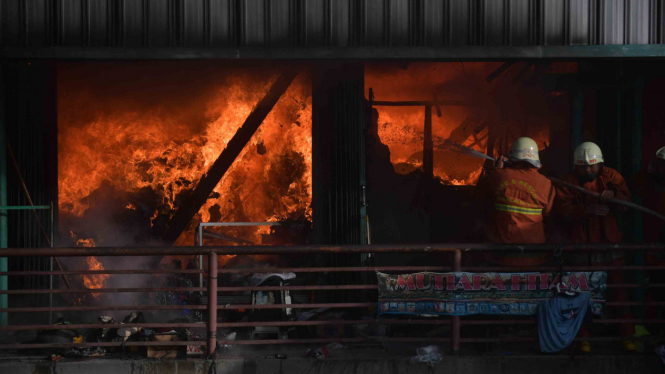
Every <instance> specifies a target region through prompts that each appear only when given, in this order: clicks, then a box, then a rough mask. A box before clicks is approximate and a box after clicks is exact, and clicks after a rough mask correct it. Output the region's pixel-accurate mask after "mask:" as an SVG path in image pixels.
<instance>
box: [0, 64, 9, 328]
mask: <svg viewBox="0 0 665 374" xmlns="http://www.w3.org/2000/svg"><path fill="white" fill-rule="evenodd" d="M2 76H3V73H2V68H1V67H0V206H7V147H6V145H7V139H6V138H5V136H6V134H5V95H4V83H3V79H2ZM7 230H8V228H7V210H0V248H7V245H8V243H7V241H8V235H7ZM0 250H1V249H0ZM6 271H7V257H0V272H6ZM0 290H2V291H6V290H7V277H6V276H2V277H0ZM7 301H8V299H7V295H6V294H3V295H0V308H7V307H8V303H7ZM0 326H7V313H0Z"/></svg>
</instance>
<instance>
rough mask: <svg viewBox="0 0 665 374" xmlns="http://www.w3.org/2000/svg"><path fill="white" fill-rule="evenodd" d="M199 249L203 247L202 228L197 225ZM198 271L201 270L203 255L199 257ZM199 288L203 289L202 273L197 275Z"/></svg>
mask: <svg viewBox="0 0 665 374" xmlns="http://www.w3.org/2000/svg"><path fill="white" fill-rule="evenodd" d="M197 237H198V241H199V247H203V226H201V224H199V226H198V233H197ZM199 270H203V255H199ZM199 287H203V273H200V274H199Z"/></svg>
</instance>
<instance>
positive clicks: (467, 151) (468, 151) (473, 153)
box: [437, 140, 665, 222]
mask: <svg viewBox="0 0 665 374" xmlns="http://www.w3.org/2000/svg"><path fill="white" fill-rule="evenodd" d="M437 148H439V149H448V150H451V151H454V152H459V153H463V154H466V155H469V156H471V157H477V158H483V159H486V160H491V161H496V159H495V158H494V157H492V156H489V155H486V154H484V153H482V152H479V151H476V150H475V149H471V148H469V147H465V146H463V145H461V144H457V143H453V142H451V141H449V140H445V141H444V142H443V143H442V144H441V145H438V146H437ZM544 177H545V178H547V179H549V180H550V181H552V183H554V184H557V185H559V186H563V187H566V188H570V189H572V190H575V191H577V192H580V193H583V194H585V195H588V196H592V197H595V198H597V199H599V200H601V201H604V202H607V203H610V204H615V205H621V206H624V207H627V208H630V209H634V210H637V211H640V212H642V213H646V214H649V215H652V216H654V217H656V218H658V219H659V220H661V221H663V222H665V216H663V215H662V214H660V213H658V212H654V211H653V210H651V209H648V208H645V207H643V206H641V205H638V204H635V203H631V202H628V201H624V200H621V199H616V198H604V197H602V196H601V195H600V194H599V193H598V192H594V191H590V190H587V189H586V188H584V187H581V186H576V185H574V184H572V183H568V182H564V181H562V180H560V179H557V178H554V177H549V176H546V175H545V176H544Z"/></svg>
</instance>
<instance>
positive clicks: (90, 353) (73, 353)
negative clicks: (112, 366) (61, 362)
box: [62, 347, 106, 357]
mask: <svg viewBox="0 0 665 374" xmlns="http://www.w3.org/2000/svg"><path fill="white" fill-rule="evenodd" d="M62 355H63V356H64V357H102V356H104V355H106V350H105V349H104V348H102V347H87V348H67V349H66V350H65V351H64V352H63V353H62Z"/></svg>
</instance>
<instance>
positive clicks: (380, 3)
mask: <svg viewBox="0 0 665 374" xmlns="http://www.w3.org/2000/svg"><path fill="white" fill-rule="evenodd" d="M663 3H664V1H663V0H131V1H128V0H113V1H111V0H29V1H28V0H2V1H1V2H0V21H1V23H2V24H1V25H0V39H1V42H0V43H1V44H0V45H1V46H3V47H43V46H56V47H60V46H63V47H186V48H201V47H269V46H270V47H276V46H279V47H351V46H374V47H442V46H527V45H590V44H650V43H651V44H654V43H660V42H661V41H662V40H663V33H664V30H663V24H664V16H665V15H664V12H665V9H664V4H663Z"/></svg>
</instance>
